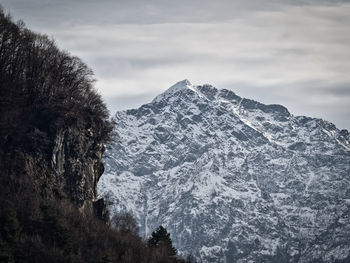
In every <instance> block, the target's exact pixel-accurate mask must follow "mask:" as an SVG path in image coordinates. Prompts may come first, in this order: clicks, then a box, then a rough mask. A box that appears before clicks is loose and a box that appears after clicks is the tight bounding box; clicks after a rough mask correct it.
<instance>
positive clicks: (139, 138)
mask: <svg viewBox="0 0 350 263" xmlns="http://www.w3.org/2000/svg"><path fill="white" fill-rule="evenodd" d="M144 109H148V110H147V111H145V110H144ZM141 112H142V113H141ZM116 118H117V122H118V126H117V132H118V134H119V140H118V142H116V143H115V144H114V145H113V147H112V148H111V149H110V150H108V151H107V152H106V158H105V159H104V160H105V165H106V172H105V174H104V175H103V176H102V178H101V182H100V184H99V189H100V191H99V193H101V197H104V198H106V200H107V201H108V206H109V209H110V210H111V213H112V214H113V213H115V212H118V211H124V210H127V211H131V212H132V213H134V215H135V216H136V217H137V218H138V220H139V222H140V225H141V233H142V234H143V235H145V236H148V235H149V234H150V232H151V231H153V230H154V229H155V228H156V227H157V226H159V225H164V226H165V227H166V228H167V229H168V230H169V232H170V233H171V237H172V239H173V241H174V244H175V246H176V248H177V249H178V250H179V251H180V252H183V253H192V254H195V256H196V257H197V258H199V259H200V260H201V262H241V263H243V262H300V263H301V262H322V261H323V262H347V261H346V260H347V258H348V257H349V255H350V243H349V235H350V198H349V195H350V190H349V189H350V177H349V175H350V165H349V164H350V138H349V133H348V132H347V131H344V130H343V131H340V130H338V129H337V128H336V127H335V126H334V125H333V124H331V123H329V122H327V121H324V120H321V119H314V118H309V117H303V116H293V115H292V114H290V113H289V112H288V110H287V109H286V108H284V107H283V106H280V105H264V104H261V103H259V102H256V101H253V100H249V99H243V98H240V97H239V96H237V95H236V94H234V93H233V92H231V91H228V90H217V89H216V88H214V87H211V86H209V85H204V86H193V85H191V84H189V83H188V82H187V81H183V82H180V83H178V84H176V85H174V86H173V87H171V88H170V89H169V90H168V91H166V92H165V93H163V94H161V95H159V96H158V97H157V98H155V99H154V100H153V101H152V102H151V103H149V104H147V105H144V106H142V107H141V108H140V109H136V110H129V111H123V112H118V113H117V114H116ZM317 260H318V261H317ZM321 260H322V261H321ZM337 260H339V261H337Z"/></svg>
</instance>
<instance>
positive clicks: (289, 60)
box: [0, 0, 350, 130]
mask: <svg viewBox="0 0 350 263" xmlns="http://www.w3.org/2000/svg"><path fill="white" fill-rule="evenodd" d="M0 3H1V4H2V6H3V7H4V8H5V9H6V10H8V11H10V12H11V13H12V15H13V17H14V18H15V19H22V20H24V21H25V23H26V24H27V25H28V27H30V28H31V29H33V30H35V31H39V32H42V33H46V34H48V35H49V36H52V37H53V38H55V39H56V42H57V43H58V45H59V46H60V47H61V48H63V49H66V50H68V51H70V52H71V53H72V54H74V55H77V56H79V57H81V58H82V59H83V60H84V61H85V62H86V63H87V64H88V65H89V66H90V67H91V68H92V69H93V70H94V72H95V75H96V78H97V80H98V82H97V83H96V86H97V88H98V89H99V90H100V92H101V94H102V95H103V97H104V98H105V100H106V102H107V103H108V106H109V107H110V110H111V111H112V112H114V111H116V110H121V109H127V108H135V107H139V106H140V105H141V104H144V103H147V102H149V101H151V100H152V99H153V98H154V97H155V96H156V95H157V94H159V93H161V92H163V91H164V90H166V89H167V88H168V87H169V86H171V85H172V84H174V83H175V82H177V81H180V80H183V79H185V78H187V79H189V80H190V81H191V82H192V83H193V84H204V83H209V84H212V85H214V86H216V87H217V88H227V89H231V90H233V91H234V92H236V93H237V94H238V95H240V96H243V97H246V98H252V99H255V100H258V101H260V102H263V103H267V104H282V105H284V106H286V107H287V108H288V109H289V110H290V112H291V113H293V114H295V115H307V116H312V117H320V118H323V119H326V120H329V121H331V122H333V123H335V124H336V125H337V127H338V128H340V129H344V128H345V129H348V130H350V118H349V116H350V73H349V71H350V15H349V14H350V0H343V1H336V0H333V1H331V0H265V1H262V0H216V1H212V0H177V1H174V0H143V1H142V0H129V1H128V0H124V1H121V0H99V1H97V0H84V1H83V0H60V1H58V0H0Z"/></svg>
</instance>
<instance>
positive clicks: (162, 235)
mask: <svg viewBox="0 0 350 263" xmlns="http://www.w3.org/2000/svg"><path fill="white" fill-rule="evenodd" d="M148 246H149V247H152V248H157V249H160V250H162V251H164V252H165V253H166V254H167V255H168V256H175V255H176V253H177V250H176V249H175V248H174V247H173V242H172V241H171V238H170V234H169V233H168V231H167V230H166V229H165V228H164V227H163V226H159V227H158V228H157V229H156V230H155V231H153V232H152V236H151V237H150V238H149V239H148Z"/></svg>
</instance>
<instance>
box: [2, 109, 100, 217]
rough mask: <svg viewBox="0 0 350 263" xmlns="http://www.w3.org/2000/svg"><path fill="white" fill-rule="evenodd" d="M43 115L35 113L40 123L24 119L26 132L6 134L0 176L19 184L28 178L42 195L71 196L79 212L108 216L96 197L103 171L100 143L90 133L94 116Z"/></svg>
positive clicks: (49, 196) (65, 197)
mask: <svg viewBox="0 0 350 263" xmlns="http://www.w3.org/2000/svg"><path fill="white" fill-rule="evenodd" d="M42 114H45V113H43V112H41V113H40V116H36V117H35V118H34V119H35V120H39V121H40V123H36V122H35V121H34V122H31V123H30V124H27V123H26V124H24V123H22V124H23V125H24V126H26V128H25V129H26V131H25V134H23V131H21V130H20V129H17V132H14V133H10V134H7V135H6V136H4V138H3V140H2V142H1V146H2V147H1V151H0V152H1V154H0V156H1V162H2V165H1V166H2V172H3V173H4V175H3V176H2V179H4V180H6V179H9V182H11V184H12V183H13V184H16V183H14V182H17V183H18V185H21V180H27V179H29V178H30V180H29V183H30V184H31V185H32V186H33V189H35V191H36V192H37V193H39V194H40V196H42V197H44V198H56V199H59V200H61V199H65V200H69V201H71V202H73V203H74V204H76V205H77V207H78V208H79V209H80V210H81V211H82V212H93V211H95V212H98V214H99V216H100V217H102V218H106V210H105V209H104V204H103V201H101V200H100V201H98V198H97V182H98V180H99V178H100V177H101V175H102V173H103V171H104V166H103V164H102V154H103V152H104V146H103V143H102V142H101V141H99V140H98V139H97V138H96V135H95V134H94V132H93V131H94V129H93V128H92V127H91V125H92V120H90V121H89V120H84V121H83V122H81V123H79V122H72V123H70V124H69V125H68V124H67V123H64V122H67V119H63V118H61V117H59V118H56V117H55V118H51V117H50V118H48V119H46V118H45V117H43V116H42ZM82 123H84V124H85V125H86V126H85V127H83V126H82ZM16 191H17V190H16ZM9 194H11V193H9Z"/></svg>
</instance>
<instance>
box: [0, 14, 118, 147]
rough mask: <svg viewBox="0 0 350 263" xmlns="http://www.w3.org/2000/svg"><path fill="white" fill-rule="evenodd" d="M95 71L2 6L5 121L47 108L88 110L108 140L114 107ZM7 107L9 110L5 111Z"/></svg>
mask: <svg viewBox="0 0 350 263" xmlns="http://www.w3.org/2000/svg"><path fill="white" fill-rule="evenodd" d="M93 83H94V78H93V72H92V70H91V69H90V68H88V67H87V66H86V64H84V63H83V62H82V61H81V60H80V59H79V58H78V57H75V56H72V55H70V54H69V53H68V52H65V51H61V50H59V48H58V47H57V46H56V44H55V42H54V41H53V40H52V39H49V38H48V37H47V36H46V35H42V34H38V33H34V32H32V31H30V30H29V29H27V28H26V26H25V25H24V23H23V22H21V21H19V22H17V23H14V22H13V21H12V19H11V16H10V15H8V14H5V13H4V11H3V10H2V9H1V8H0V110H1V113H2V114H1V119H0V122H1V124H3V126H7V127H10V126H11V125H16V120H17V118H16V117H17V116H18V115H19V114H23V113H25V114H28V112H35V111H36V110H40V109H43V108H47V107H50V108H55V107H56V108H59V109H60V111H61V112H62V113H63V115H64V113H66V112H69V113H73V114H74V113H76V115H79V114H80V115H81V114H85V115H86V116H90V118H92V121H93V122H94V123H96V125H97V126H98V127H99V134H98V136H99V137H100V138H99V139H101V140H102V141H103V140H108V139H109V136H110V134H111V130H112V125H111V124H110V122H109V121H108V117H109V112H108V110H107V108H106V106H105V104H104V102H103V101H102V99H101V96H100V94H98V93H97V91H96V90H95V89H94V86H93ZM4 113H6V116H4V115H5V114H4Z"/></svg>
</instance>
